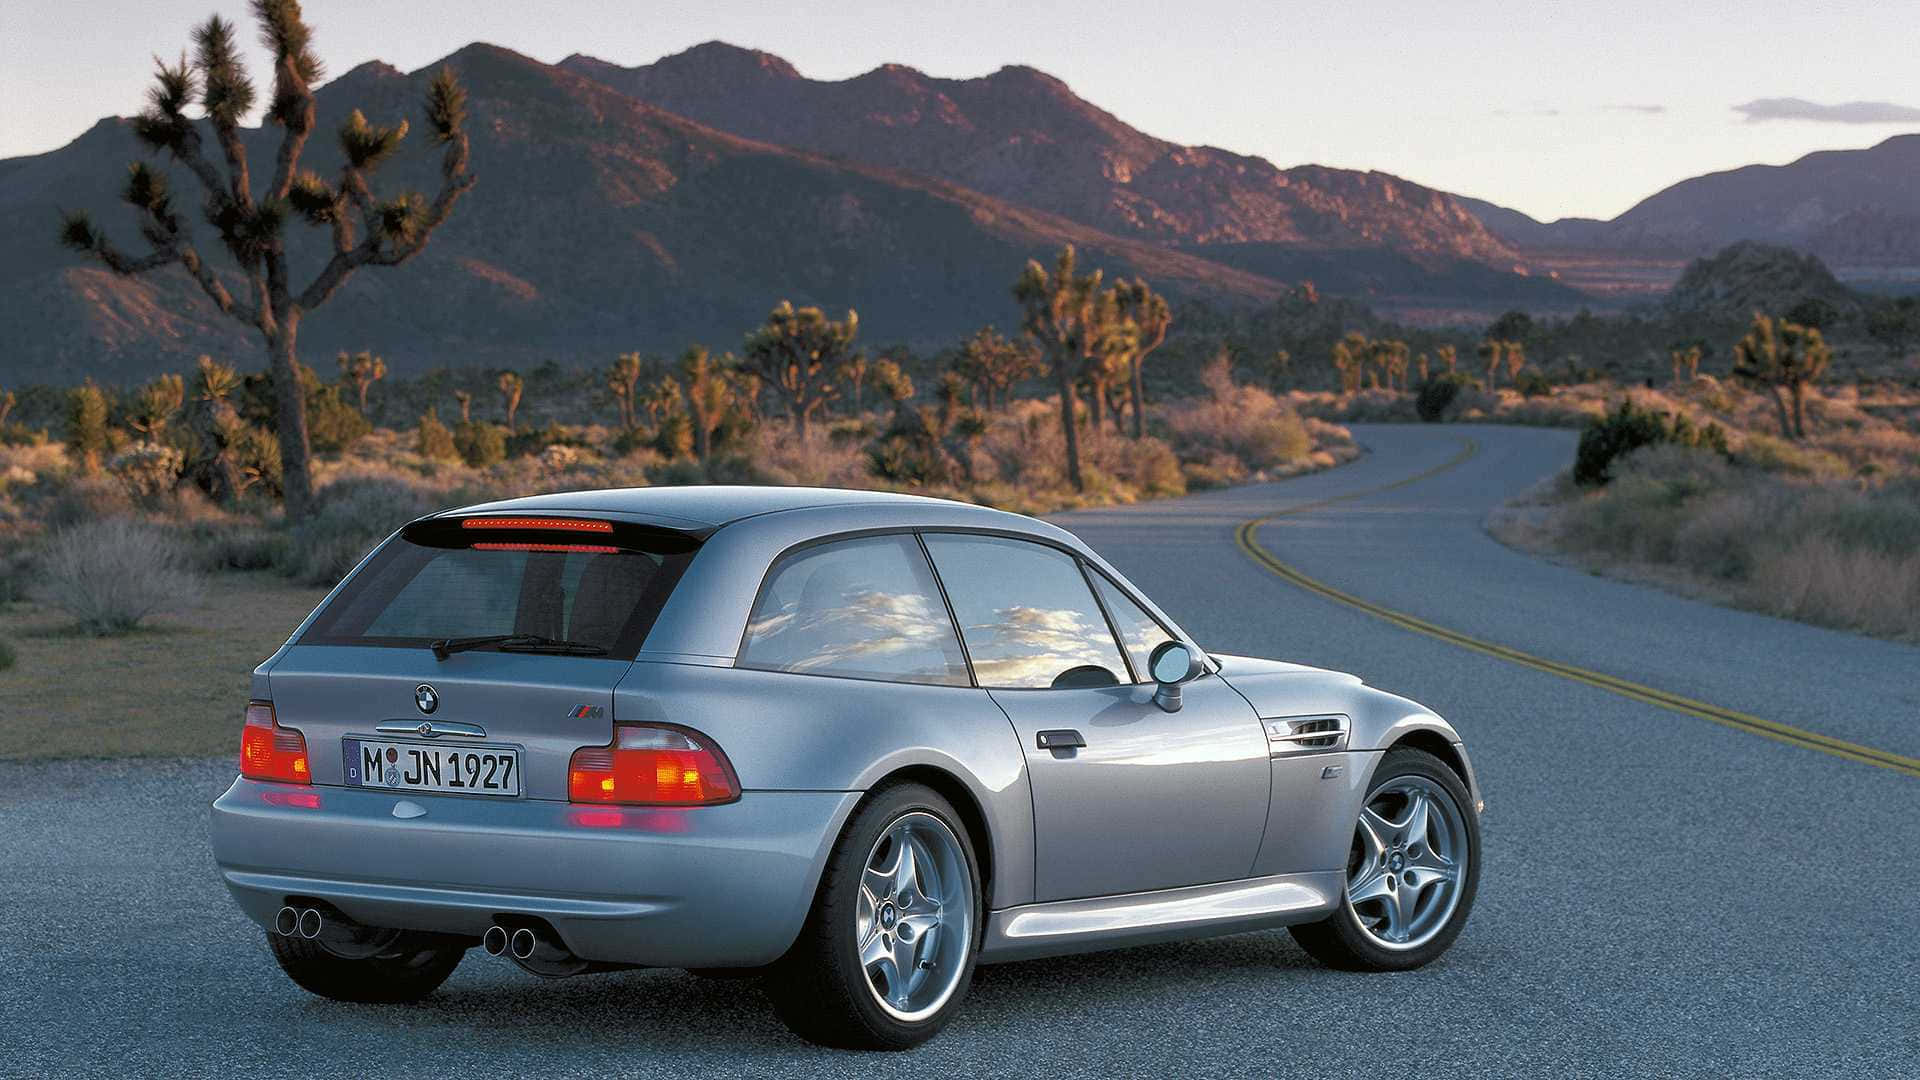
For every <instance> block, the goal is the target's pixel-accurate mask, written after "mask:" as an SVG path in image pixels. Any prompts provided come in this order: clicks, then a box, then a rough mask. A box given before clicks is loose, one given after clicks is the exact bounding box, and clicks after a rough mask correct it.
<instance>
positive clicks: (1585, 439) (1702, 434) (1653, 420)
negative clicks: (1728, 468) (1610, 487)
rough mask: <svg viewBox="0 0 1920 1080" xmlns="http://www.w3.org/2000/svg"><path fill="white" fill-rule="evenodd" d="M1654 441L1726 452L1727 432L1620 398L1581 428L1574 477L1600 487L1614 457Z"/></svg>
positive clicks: (1681, 415) (1575, 454) (1714, 425)
mask: <svg viewBox="0 0 1920 1080" xmlns="http://www.w3.org/2000/svg"><path fill="white" fill-rule="evenodd" d="M1657 443H1675V444H1678V445H1680V446H1691V447H1705V448H1709V449H1713V450H1717V451H1719V452H1720V453H1721V454H1725V453H1727V437H1726V433H1725V432H1723V431H1721V430H1720V427H1719V425H1717V424H1708V425H1707V426H1706V427H1704V428H1701V427H1696V426H1694V423H1693V421H1691V420H1689V419H1687V416H1686V414H1685V413H1680V414H1678V415H1675V416H1668V415H1667V414H1665V413H1659V412H1654V411H1652V410H1650V409H1642V408H1640V407H1638V406H1636V405H1634V403H1633V402H1631V401H1622V402H1621V403H1620V407H1619V408H1618V409H1615V410H1614V411H1613V412H1612V413H1610V414H1608V415H1607V416H1606V417H1605V418H1603V419H1600V420H1595V421H1593V422H1591V423H1589V424H1588V425H1587V426H1586V428H1585V429H1584V430H1582V431H1581V432H1580V445H1579V448H1578V449H1577V450H1576V451H1575V453H1574V462H1573V481H1574V483H1576V484H1579V485H1580V486H1582V487H1599V486H1600V485H1602V484H1605V483H1606V482H1607V481H1609V480H1611V479H1612V478H1613V476H1612V473H1611V471H1610V470H1611V469H1612V467H1613V463H1614V460H1615V459H1616V458H1619V457H1620V456H1622V455H1624V454H1628V453H1631V452H1633V451H1635V450H1638V449H1640V448H1641V447H1643V446H1652V445H1655V444H1657Z"/></svg>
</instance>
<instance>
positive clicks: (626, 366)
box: [607, 352, 641, 431]
mask: <svg viewBox="0 0 1920 1080" xmlns="http://www.w3.org/2000/svg"><path fill="white" fill-rule="evenodd" d="M640 368H641V363H640V354H639V353H637V352H630V353H621V354H620V356H619V358H618V359H616V360H614V362H613V366H612V367H610V368H608V369H607V389H608V390H609V391H611V392H612V393H613V401H614V404H616V405H618V406H619V407H620V427H621V429H622V430H625V431H632V430H633V429H634V428H636V427H638V426H639V423H640V421H639V418H638V416H637V414H636V413H635V412H634V408H633V384H634V383H637V382H639V381H640Z"/></svg>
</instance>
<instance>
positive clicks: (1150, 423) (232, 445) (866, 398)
mask: <svg viewBox="0 0 1920 1080" xmlns="http://www.w3.org/2000/svg"><path fill="white" fill-rule="evenodd" d="M1063 268H1064V269H1063ZM1036 274H1037V275H1038V278H1037V279H1036ZM1053 275H1057V276H1050V275H1049V272H1048V271H1046V270H1044V269H1042V268H1040V267H1039V266H1038V264H1033V265H1030V266H1029V267H1028V268H1027V270H1026V271H1025V272H1024V273H1023V274H1022V275H1020V276H1019V277H1018V280H1017V283H1016V285H1015V287H1014V289H1013V291H1012V296H1011V297H1010V299H1012V300H1013V301H1014V304H1013V309H1014V311H1015V313H1016V314H1017V315H1018V316H1019V317H1020V319H1021V325H1022V330H1023V332H1022V333H1020V334H1019V335H1018V336H1012V337H1010V336H1008V335H1005V334H1003V333H1001V332H1000V331H999V330H997V329H995V328H994V327H991V326H987V327H982V328H980V329H979V330H977V331H975V332H973V333H971V334H969V335H967V336H966V337H964V338H963V339H962V340H960V341H958V342H956V343H954V344H953V345H951V346H950V347H948V348H945V349H942V350H939V351H938V352H937V353H934V354H933V355H929V356H921V355H916V354H915V353H914V352H913V351H912V350H909V349H906V348H904V347H901V346H888V347H884V348H880V349H878V350H874V351H873V353H872V354H871V355H870V354H869V351H868V347H867V346H866V345H865V344H864V343H862V342H861V341H860V324H859V317H858V315H857V314H856V313H854V312H852V311H848V312H846V313H845V315H844V317H834V316H831V315H829V314H827V313H826V312H824V311H822V310H821V309H820V308H818V307H813V306H796V305H794V304H792V303H788V302H785V301H782V302H780V303H778V304H776V305H774V306H773V307H772V308H771V309H770V310H769V313H768V315H767V316H766V318H765V319H764V320H763V321H762V323H761V324H760V325H759V326H757V327H754V328H752V329H751V330H749V331H748V332H747V333H745V334H744V335H743V337H742V338H741V339H740V340H741V345H740V347H739V348H738V350H737V351H723V350H718V349H714V348H712V347H710V346H707V345H703V344H694V345H691V346H689V347H688V348H687V349H686V350H684V351H683V352H682V353H681V354H680V355H679V356H677V357H672V358H668V357H660V356H653V355H647V354H643V353H640V352H627V353H621V354H617V355H614V356H612V357H609V358H607V359H606V360H605V361H604V362H603V363H602V364H600V365H596V366H591V367H582V368H576V369H566V368H562V367H560V366H558V365H543V366H542V367H540V368H538V369H535V370H532V371H527V372H521V371H512V370H507V371H500V370H495V371H479V370H475V371H465V372H435V373H432V374H429V375H427V376H425V377H420V378H415V379H406V378H402V377H399V376H394V375H391V374H390V373H389V369H388V365H387V363H386V361H385V359H384V358H383V355H382V353H381V351H380V350H377V349H368V350H356V351H354V352H351V353H346V352H343V353H341V354H340V355H339V356H338V357H336V360H335V364H334V365H333V367H334V368H335V370H336V372H337V376H336V377H335V378H333V379H328V378H325V377H323V376H322V375H321V374H320V373H319V372H318V371H316V370H314V369H313V368H311V367H308V366H307V365H305V364H302V363H300V362H298V361H297V360H296V361H292V362H291V367H290V371H291V389H292V393H293V394H294V395H295V396H297V397H298V398H299V400H300V403H301V407H302V415H303V417H304V419H305V422H306V430H307V437H308V440H309V442H310V445H311V447H312V450H313V454H314V457H313V461H312V469H311V481H312V493H311V498H310V499H309V500H308V502H307V503H306V504H305V506H304V508H303V510H302V512H300V513H297V514H296V513H292V512H290V503H289V492H290V488H289V482H288V479H287V477H288V470H287V464H286V457H285V449H286V442H285V440H284V439H283V438H280V437H279V435H280V432H279V430H278V426H277V425H279V424H280V423H281V422H282V421H283V419H284V416H285V412H284V410H283V409H282V408H281V402H282V399H283V398H284V397H285V393H284V392H283V386H282V381H281V379H280V377H279V375H278V371H277V369H274V368H269V370H267V371H265V372H261V373H256V374H242V373H240V372H239V371H237V370H236V369H235V368H234V367H232V366H230V365H228V364H225V363H222V362H221V361H218V360H215V359H214V358H211V357H202V358H201V359H200V361H199V362H198V363H197V364H196V365H195V367H194V369H193V370H192V371H190V372H184V373H170V374H166V375H162V376H159V377H157V378H155V379H154V380H152V381H151V382H149V383H146V384H142V385H139V386H135V387H129V388H118V387H108V386H102V385H98V384H95V383H93V382H87V383H84V384H82V385H81V386H78V387H72V388H67V389H65V390H60V391H58V392H57V393H53V394H48V393H45V392H43V391H39V390H37V391H35V392H34V393H33V394H32V395H31V396H32V397H33V398H34V400H35V401H36V402H38V405H37V406H36V407H35V408H34V409H33V410H32V411H31V412H32V416H33V417H34V418H36V419H40V420H43V421H44V423H43V424H42V425H41V426H38V427H34V426H29V425H27V424H22V423H12V422H10V423H9V424H8V425H6V426H5V427H4V428H0V537H4V539H5V541H6V544H5V546H6V549H7V551H8V552H9V553H10V554H9V555H8V561H7V562H6V564H5V565H0V599H5V598H6V597H8V596H11V595H14V594H18V595H20V596H21V597H22V598H24V599H26V600H28V601H30V602H31V603H32V604H33V605H35V606H36V608H37V609H45V610H53V611H60V612H64V613H66V615H67V616H68V617H69V620H70V623H69V625H71V626H73V627H76V628H78V629H79V630H80V631H82V632H84V633H90V634H121V633H126V632H128V631H131V630H133V629H134V628H136V627H138V626H140V625H141V624H143V623H146V622H150V621H151V620H152V619H153V618H154V617H156V616H159V615H163V614H168V613H173V614H177V613H179V612H180V611H182V610H184V609H190V608H191V606H192V605H193V603H194V602H195V598H196V596H198V595H201V594H202V593H204V592H205V591H206V575H209V574H219V573H222V572H234V571H273V572H276V573H278V574H279V575H280V576H281V577H282V578H284V579H285V580H287V581H289V582H291V583H293V584H295V585H299V586H324V585H329V584H332V583H333V582H336V581H338V580H339V579H340V578H341V577H342V576H343V575H344V574H345V573H346V572H347V570H349V569H350V568H351V567H352V566H353V564H354V563H355V562H357V561H358V560H359V558H360V557H361V556H362V555H363V554H364V553H365V552H366V551H367V550H368V549H369V548H370V547H371V546H372V545H373V544H374V543H376V542H377V541H378V540H379V539H381V538H382V537H384V536H385V535H386V534H387V533H389V532H391V531H392V530H393V529H394V528H395V527H397V526H398V525H400V524H402V523H404V522H405V521H407V520H409V519H411V518H413V517H416V516H419V515H421V514H424V513H428V512H430V511H433V510H436V509H440V508H444V507H448V506H455V505H460V504H463V503H470V502H476V501H481V500H485V499H490V498H498V497H504V496H511V495H518V494H530V493H536V492H544V491H556V490H568V489H579V488H601V487H633V486H647V485H659V484H688V483H768V484H811V485H824V486H837V487H884V488H892V489H899V490H910V491H916V492H924V493H929V494H936V495H943V496H948V497H952V498H959V499H964V500H969V501H974V502H980V503H986V504H990V505H994V506H1001V507H1006V508H1010V509H1015V510H1021V511H1026V512H1045V511H1049V510H1054V509H1059V508H1064V507H1073V506H1083V505H1093V504H1101V503H1111V502H1128V501H1133V500H1137V499H1142V498H1152V497H1160V496H1167V495H1177V494H1181V493H1183V492H1185V491H1188V490H1191V489H1194V488H1199V487H1209V486H1218V485H1223V484H1232V483H1240V482H1245V481H1248V480H1254V479H1260V478H1269V477H1278V476H1285V475H1289V474H1292V473H1296V472H1300V471H1303V470H1308V469H1314V468H1322V467H1326V466H1329V465H1333V464H1336V463H1338V462H1339V461H1342V460H1346V459H1347V458H1350V457H1352V456H1354V455H1355V454H1357V453H1358V450H1357V448H1356V447H1355V446H1354V445H1353V442H1352V440H1351V438H1350V437H1349V436H1348V434H1347V432H1346V430H1345V429H1344V428H1342V427H1340V426H1339V425H1337V424H1334V423H1331V422H1329V421H1326V420H1324V419H1320V418H1314V417H1304V416H1302V415H1301V414H1300V412H1299V411H1298V410H1297V409H1296V407H1295V405H1294V403H1293V402H1292V401H1290V400H1289V399H1288V398H1287V397H1286V396H1285V395H1281V394H1276V393H1274V392H1273V391H1271V390H1269V389H1267V388H1265V387H1262V386H1260V385H1256V383H1255V381H1253V380H1250V379H1248V378H1246V377H1245V376H1244V375H1243V374H1242V373H1240V372H1238V371H1237V370H1236V366H1235V364H1234V361H1233V357H1232V354H1231V353H1230V352H1229V351H1228V350H1225V349H1217V350H1215V352H1214V353H1213V354H1212V355H1211V356H1210V357H1209V358H1208V359H1207V360H1206V362H1205V363H1204V364H1202V365H1201V366H1200V370H1199V371H1198V373H1197V376H1196V377H1192V381H1191V383H1190V385H1188V386H1186V387H1184V388H1182V389H1183V390H1184V392H1183V393H1179V394H1164V393H1163V392H1162V389H1161V387H1162V386H1163V385H1164V383H1155V384H1153V385H1152V386H1151V387H1150V386H1149V384H1148V383H1146V382H1145V381H1144V380H1142V379H1140V378H1138V376H1139V375H1140V369H1141V367H1142V365H1143V361H1144V360H1145V358H1146V356H1147V355H1148V354H1150V353H1151V352H1153V350H1154V349H1155V348H1157V347H1158V346H1159V345H1160V344H1161V343H1162V342H1163V341H1164V340H1165V338H1166V336H1167V333H1168V330H1169V328H1170V326H1171V324H1172V322H1173V318H1174V312H1173V309H1172V307H1171V305H1169V304H1168V303H1167V301H1165V300H1164V299H1163V298H1162V297H1160V296H1159V295H1157V294H1156V293H1155V292H1154V291H1153V289H1152V287H1151V286H1150V285H1148V284H1147V283H1146V282H1145V281H1140V280H1133V281H1122V282H1120V283H1118V284H1117V285H1113V286H1103V285H1102V284H1101V280H1102V275H1101V273H1100V272H1099V270H1097V269H1092V270H1083V269H1077V268H1076V256H1075V254H1074V252H1073V251H1072V249H1071V248H1068V249H1066V250H1064V251H1063V252H1061V254H1060V256H1059V258H1058V259H1057V260H1056V263H1055V269H1054V271H1053ZM1036 280H1038V282H1039V283H1038V284H1036ZM1054 281H1058V282H1064V283H1065V285H1064V287H1061V288H1055V287H1054V286H1053V285H1052V284H1050V282H1054ZM1043 379H1044V380H1046V382H1047V383H1049V384H1050V389H1049V390H1048V391H1047V392H1046V393H1045V394H1044V395H1043V396H1037V395H1033V394H1032V393H1031V390H1033V389H1035V388H1037V384H1039V383H1040V381H1041V380H1043Z"/></svg>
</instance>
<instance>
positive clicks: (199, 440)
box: [187, 356, 248, 502]
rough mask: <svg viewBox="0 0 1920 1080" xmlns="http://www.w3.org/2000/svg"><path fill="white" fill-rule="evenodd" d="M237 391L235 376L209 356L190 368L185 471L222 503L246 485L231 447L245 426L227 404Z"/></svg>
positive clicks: (229, 369)
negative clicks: (188, 450) (189, 443)
mask: <svg viewBox="0 0 1920 1080" xmlns="http://www.w3.org/2000/svg"><path fill="white" fill-rule="evenodd" d="M239 388H240V376H239V374H238V373H237V372H235V371H234V370H233V369H232V368H231V367H228V366H227V365H225V364H222V363H218V362H216V361H215V360H214V359H213V357H211V356H202V357H201V358H200V360H199V362H198V364H197V365H196V366H195V368H194V373H193V387H192V394H193V406H192V408H191V410H189V412H188V414H187V424H188V426H189V427H190V428H191V429H192V431H193V441H194V453H193V454H192V456H191V457H190V458H189V464H188V471H189V472H190V473H192V474H194V479H195V482H196V483H198V484H199V485H200V486H201V487H203V488H205V489H207V492H208V493H209V494H211V495H212V496H213V497H214V498H215V499H218V500H221V501H223V502H224V501H226V500H228V499H231V498H233V497H234V496H235V495H238V494H239V493H240V492H241V490H242V489H244V488H245V487H246V486H247V484H248V481H247V479H246V478H245V477H244V476H243V475H242V471H241V468H240V464H239V462H238V460H236V458H237V455H236V452H235V447H234V444H235V443H236V442H237V441H239V432H240V430H241V428H243V427H244V426H245V425H244V424H243V423H242V422H241V420H240V416H239V414H238V413H236V412H235V411H234V408H233V405H232V404H231V403H230V402H229V401H228V399H229V398H231V397H232V396H233V394H234V391H236V390H238V389H239Z"/></svg>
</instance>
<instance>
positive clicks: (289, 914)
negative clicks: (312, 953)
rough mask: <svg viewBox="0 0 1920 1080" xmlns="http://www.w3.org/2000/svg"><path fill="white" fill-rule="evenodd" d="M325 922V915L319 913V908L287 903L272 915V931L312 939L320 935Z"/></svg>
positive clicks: (285, 935) (286, 935)
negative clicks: (295, 905)
mask: <svg viewBox="0 0 1920 1080" xmlns="http://www.w3.org/2000/svg"><path fill="white" fill-rule="evenodd" d="M326 923H327V920H326V916H324V915H322V914H320V909H319V908H297V907H294V906H293V905H291V904H289V905H287V906H286V907H283V908H281V909H280V912H279V914H277V915H275V916H274V917H273V932H274V933H276V934H279V935H280V936H281V937H289V938H290V937H298V938H305V939H307V940H308V941H312V940H313V939H314V938H317V937H319V936H320V931H321V930H322V929H323V928H325V926H326Z"/></svg>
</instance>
